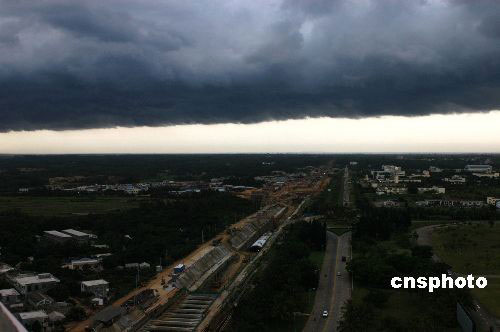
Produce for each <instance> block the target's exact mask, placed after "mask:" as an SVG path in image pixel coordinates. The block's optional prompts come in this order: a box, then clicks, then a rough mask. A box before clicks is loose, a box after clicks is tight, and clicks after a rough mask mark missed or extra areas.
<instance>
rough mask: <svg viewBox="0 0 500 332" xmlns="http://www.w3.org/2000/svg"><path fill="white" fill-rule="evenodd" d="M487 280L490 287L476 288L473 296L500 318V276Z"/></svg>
mask: <svg viewBox="0 0 500 332" xmlns="http://www.w3.org/2000/svg"><path fill="white" fill-rule="evenodd" d="M487 279H488V286H486V288H483V289H479V288H474V289H473V290H472V294H474V296H475V297H476V298H477V300H478V301H479V303H481V304H482V306H483V307H485V308H487V309H488V310H489V311H490V312H491V313H492V314H493V315H495V316H496V317H500V276H497V277H487Z"/></svg>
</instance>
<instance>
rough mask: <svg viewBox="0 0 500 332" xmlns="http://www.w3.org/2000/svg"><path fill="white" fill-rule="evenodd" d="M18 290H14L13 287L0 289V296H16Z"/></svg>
mask: <svg viewBox="0 0 500 332" xmlns="http://www.w3.org/2000/svg"><path fill="white" fill-rule="evenodd" d="M18 295H19V292H18V291H16V290H15V289H14V288H7V289H0V296H2V297H5V296H18Z"/></svg>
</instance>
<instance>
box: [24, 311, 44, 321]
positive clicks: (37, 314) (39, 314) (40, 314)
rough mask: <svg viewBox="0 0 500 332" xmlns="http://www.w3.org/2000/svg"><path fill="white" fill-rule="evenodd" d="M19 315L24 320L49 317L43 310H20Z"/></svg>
mask: <svg viewBox="0 0 500 332" xmlns="http://www.w3.org/2000/svg"><path fill="white" fill-rule="evenodd" d="M19 317H21V319H22V320H26V319H36V318H48V316H47V314H46V313H45V311H43V310H38V311H28V312H20V313H19Z"/></svg>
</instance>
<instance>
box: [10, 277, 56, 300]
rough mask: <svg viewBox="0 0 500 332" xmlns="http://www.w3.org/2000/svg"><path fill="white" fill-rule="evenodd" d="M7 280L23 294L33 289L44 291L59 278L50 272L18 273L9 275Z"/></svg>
mask: <svg viewBox="0 0 500 332" xmlns="http://www.w3.org/2000/svg"><path fill="white" fill-rule="evenodd" d="M8 281H10V282H11V283H12V285H13V286H14V288H15V289H16V290H17V291H18V292H19V293H21V294H23V295H27V294H28V293H31V292H34V291H46V290H48V289H50V288H52V287H53V286H55V285H56V284H58V283H59V279H57V278H56V277H54V276H53V275H52V274H50V273H40V274H19V275H17V276H14V277H9V278H8Z"/></svg>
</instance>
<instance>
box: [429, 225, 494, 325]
mask: <svg viewBox="0 0 500 332" xmlns="http://www.w3.org/2000/svg"><path fill="white" fill-rule="evenodd" d="M432 242H433V247H434V250H435V251H436V254H437V255H438V256H439V257H440V258H441V259H442V260H443V261H444V262H446V263H447V264H449V265H451V266H452V267H453V269H454V270H455V271H457V272H459V273H463V274H473V275H486V278H487V279H488V286H486V288H484V289H477V288H474V289H473V290H472V293H473V295H474V296H475V297H476V298H477V299H478V301H479V302H480V303H481V304H482V305H483V306H484V307H485V308H486V309H487V310H489V311H490V312H491V313H493V314H494V315H495V316H497V317H500V225H498V224H496V225H495V226H493V227H491V226H489V225H485V224H473V225H460V226H451V227H443V228H439V229H436V230H435V231H434V233H433V237H432Z"/></svg>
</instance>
